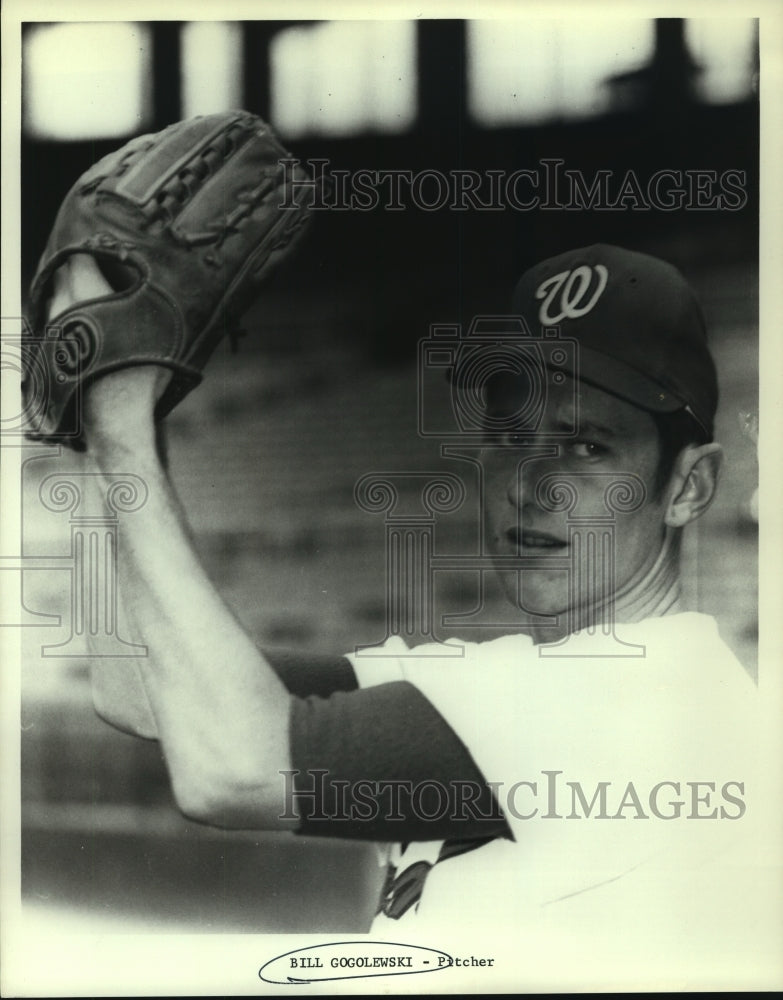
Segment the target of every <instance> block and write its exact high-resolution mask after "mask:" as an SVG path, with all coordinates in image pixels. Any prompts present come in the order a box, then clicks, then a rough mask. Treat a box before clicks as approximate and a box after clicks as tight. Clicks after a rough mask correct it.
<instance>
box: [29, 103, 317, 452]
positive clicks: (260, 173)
mask: <svg viewBox="0 0 783 1000" xmlns="http://www.w3.org/2000/svg"><path fill="white" fill-rule="evenodd" d="M289 156H290V154H288V153H287V152H286V151H285V149H283V147H282V146H281V145H280V143H279V142H278V140H277V139H276V138H275V136H274V135H273V133H272V131H271V129H270V128H269V126H268V125H266V124H265V123H264V122H263V121H261V119H260V118H257V117H256V116H254V115H251V114H248V113H246V112H243V111H232V112H226V113H222V114H215V115H207V116H205V117H199V118H193V119H190V120H188V121H183V122H178V123H177V124H175V125H171V126H169V127H168V128H166V129H164V130H163V131H162V132H159V133H158V134H156V135H144V136H140V137H138V138H136V139H133V140H132V141H131V142H129V143H127V145H125V146H123V147H122V148H121V149H119V150H117V151H116V152H114V153H111V154H109V155H108V156H106V157H104V158H103V159H102V160H100V161H99V162H98V163H96V164H95V165H94V166H93V167H92V168H90V169H89V170H88V171H87V172H86V173H85V174H84V175H83V176H82V177H81V178H80V179H79V180H78V181H77V183H76V184H75V185H74V186H73V188H71V190H70V191H69V192H68V194H67V195H66V197H65V200H64V201H63V204H62V206H61V208H60V211H59V213H58V215H57V219H56V221H55V224H54V229H53V231H52V233H51V236H50V237H49V242H48V244H47V247H46V250H45V251H44V254H43V257H42V258H41V262H40V264H39V266H38V270H37V273H36V275H35V278H34V279H33V282H32V285H31V289H30V299H29V308H28V316H27V319H28V324H27V325H28V342H27V344H26V349H25V352H24V354H25V358H26V366H25V378H24V382H23V390H24V395H25V412H26V414H27V417H28V423H29V425H30V431H29V436H30V437H33V438H35V439H39V440H46V441H55V442H58V443H62V444H68V445H70V446H71V447H74V448H77V449H80V448H83V447H84V445H83V440H82V437H81V428H80V412H79V411H80V399H81V390H82V389H83V387H84V386H85V385H86V384H88V383H89V382H90V381H92V380H93V379H96V378H98V377H99V376H101V375H104V374H106V373H108V372H111V371H116V370H118V369H120V368H125V367H128V366H132V365H146V364H158V365H165V366H166V367H168V368H170V369H172V372H173V374H172V377H171V381H170V382H169V384H168V386H167V388H166V391H165V393H164V395H163V396H162V398H161V399H160V401H159V403H158V406H157V409H156V417H157V418H158V419H159V418H161V417H163V416H165V415H166V414H167V413H168V412H169V411H170V410H171V409H172V408H173V407H174V406H176V404H177V403H178V402H179V401H180V400H181V399H182V398H183V397H184V396H185V395H186V394H187V393H188V392H190V390H191V389H193V388H194V387H195V386H196V385H198V383H199V382H200V381H201V378H202V375H201V369H202V368H203V366H204V364H205V363H206V361H207V359H208V358H209V356H210V355H211V353H212V352H213V350H214V348H215V347H216V345H217V344H218V342H219V341H220V340H221V339H222V337H223V336H224V335H232V334H233V333H234V332H235V331H236V330H237V324H238V319H239V317H240V316H241V314H242V313H243V312H244V311H245V310H246V309H247V307H248V306H249V305H250V303H251V302H252V300H253V299H254V298H255V296H256V294H257V292H258V290H259V286H260V284H261V282H262V280H263V279H264V278H265V277H266V276H267V274H268V273H269V271H270V270H271V268H273V267H274V265H275V264H276V263H277V262H278V260H280V258H281V257H282V256H283V255H285V254H286V252H287V251H288V250H289V249H290V248H291V247H292V246H293V245H294V243H295V242H296V241H297V239H298V238H299V236H300V235H301V233H302V231H303V229H304V226H305V224H306V223H307V221H308V218H309V216H310V214H311V213H310V211H309V209H308V207H307V204H306V202H307V201H308V198H307V194H306V192H311V191H312V185H305V186H304V187H298V188H297V189H296V192H295V193H296V197H295V198H294V197H292V192H293V188H292V187H291V186H290V185H291V184H292V182H297V183H299V182H301V181H303V180H307V175H306V174H305V172H304V171H302V170H300V169H298V168H294V167H293V165H292V164H291V163H288V164H286V165H284V164H282V163H281V160H283V159H284V158H286V157H289ZM286 185H289V187H288V189H286ZM303 202H305V203H304V204H303ZM284 204H285V205H286V206H287V207H282V206H283V205H284ZM73 254H89V255H91V256H92V257H93V258H94V259H95V260H96V263H97V264H98V266H99V267H100V269H101V271H102V272H103V273H104V275H105V276H106V277H107V278H108V279H109V281H110V283H111V284H112V287H113V288H114V291H113V292H112V294H110V295H103V296H101V297H98V298H93V299H90V300H88V301H85V302H80V303H79V304H78V305H76V306H73V307H71V308H69V309H67V310H66V311H65V312H63V313H62V314H61V315H59V316H57V317H56V318H55V320H54V321H53V322H52V323H49V324H47V306H48V303H49V300H50V297H51V292H52V275H53V274H54V272H55V271H56V269H57V268H58V267H59V266H60V265H61V264H62V263H63V262H64V261H65V260H66V259H67V258H68V257H70V256H71V255H73Z"/></svg>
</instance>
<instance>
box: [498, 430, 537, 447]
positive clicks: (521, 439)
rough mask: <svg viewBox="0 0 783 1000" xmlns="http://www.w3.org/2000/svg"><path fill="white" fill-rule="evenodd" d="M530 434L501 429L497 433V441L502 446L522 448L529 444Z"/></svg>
mask: <svg viewBox="0 0 783 1000" xmlns="http://www.w3.org/2000/svg"><path fill="white" fill-rule="evenodd" d="M530 441H531V435H530V434H522V433H520V432H519V431H503V432H502V433H501V434H498V435H497V443H498V444H499V445H500V446H501V447H503V448H522V447H524V446H525V445H526V444H530Z"/></svg>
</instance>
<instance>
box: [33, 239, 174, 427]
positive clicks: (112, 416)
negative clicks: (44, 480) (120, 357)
mask: <svg viewBox="0 0 783 1000" xmlns="http://www.w3.org/2000/svg"><path fill="white" fill-rule="evenodd" d="M112 291H113V289H112V286H111V285H110V284H109V282H108V281H107V280H106V278H105V277H104V276H103V274H102V273H101V270H100V268H99V267H98V265H97V263H96V261H95V260H94V259H93V258H92V257H90V256H89V255H88V254H74V255H73V256H71V257H69V258H68V259H67V260H66V261H65V263H64V264H62V265H61V266H60V267H59V268H58V269H57V271H56V272H55V274H54V278H53V292H52V297H51V300H50V302H49V307H48V317H47V319H48V321H49V322H52V321H55V320H56V319H57V317H58V316H59V315H60V314H61V313H63V312H65V310H66V309H69V308H71V306H74V305H77V304H78V303H80V302H87V301H89V300H91V299H96V298H100V297H102V296H104V295H111V294H112ZM170 379H171V371H170V370H169V369H167V368H163V367H162V366H159V365H139V366H137V367H135V368H123V369H121V370H120V371H116V372H109V373H107V374H105V375H102V376H101V377H100V378H98V379H96V380H95V381H93V382H91V383H89V384H88V385H87V386H86V387H85V399H84V413H83V417H84V425H85V433H86V437H87V441H88V445H89V443H90V441H93V442H94V441H97V440H100V441H102V442H105V441H106V440H118V441H125V442H128V443H130V442H138V443H142V442H146V441H147V440H148V438H149V434H148V430H149V427H148V425H152V424H153V422H154V417H153V414H154V410H155V405H156V403H157V401H158V400H159V399H160V397H161V396H162V395H163V391H164V390H165V388H166V386H167V385H168V382H169V380H170Z"/></svg>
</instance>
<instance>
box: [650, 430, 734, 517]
mask: <svg viewBox="0 0 783 1000" xmlns="http://www.w3.org/2000/svg"><path fill="white" fill-rule="evenodd" d="M722 463H723V448H722V447H721V446H720V445H719V444H715V443H714V442H713V443H711V444H701V445H696V444H689V445H686V446H685V447H684V448H683V449H682V451H681V452H680V454H679V455H678V456H677V461H676V462H675V463H674V471H673V472H672V476H671V479H670V480H669V493H668V495H669V501H668V505H667V507H666V514H665V517H664V521H665V523H666V524H668V525H669V527H672V528H682V527H684V526H685V525H686V524H688V523H689V522H690V521H695V520H696V518H697V517H701V515H702V514H703V513H704V511H705V510H706V509H707V508H708V507H709V505H710V504H711V503H712V500H713V497H714V496H715V491H716V490H717V487H718V478H719V476H720V469H721V465H722Z"/></svg>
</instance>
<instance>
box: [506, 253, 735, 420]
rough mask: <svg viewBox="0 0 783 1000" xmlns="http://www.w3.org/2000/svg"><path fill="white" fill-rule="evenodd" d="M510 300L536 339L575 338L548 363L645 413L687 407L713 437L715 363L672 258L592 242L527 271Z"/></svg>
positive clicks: (692, 300)
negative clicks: (572, 347) (547, 334)
mask: <svg viewBox="0 0 783 1000" xmlns="http://www.w3.org/2000/svg"><path fill="white" fill-rule="evenodd" d="M512 301H513V304H512V311H513V312H514V313H515V314H516V315H519V316H522V317H523V319H524V320H525V322H526V324H527V326H528V327H529V329H530V331H531V333H533V334H534V335H536V334H537V333H539V332H540V331H541V330H542V329H550V330H551V329H553V328H557V329H558V331H559V334H560V336H561V337H563V338H573V339H574V340H575V341H577V343H578V345H579V349H578V351H576V352H559V354H558V357H559V358H563V357H564V356H565V360H564V361H563V363H562V364H559V363H558V364H557V365H553V364H551V363H549V362H548V366H549V367H552V368H558V369H560V370H564V371H567V372H568V373H569V374H572V375H575V376H576V377H578V378H580V379H582V380H583V381H585V382H590V383H591V384H593V385H596V386H598V387H599V388H601V389H604V390H606V391H607V392H610V393H613V394H614V395H616V396H619V397H620V398H621V399H624V400H626V401H628V402H630V403H633V404H634V405H635V406H638V407H640V408H641V409H644V410H649V411H652V412H655V413H674V412H676V411H677V410H685V411H686V412H687V413H689V414H690V415H691V416H692V417H693V418H694V419H695V420H696V421H697V422H698V423H699V424H700V425H701V427H702V429H703V430H704V432H705V433H706V435H707V440H710V439H711V438H712V432H713V420H714V417H715V410H716V408H717V405H718V380H717V373H716V370H715V362H714V361H713V358H712V355H711V354H710V351H709V347H708V346H707V333H706V327H705V323H704V317H703V315H702V311H701V308H700V306H699V303H698V300H697V298H696V295H695V293H694V291H693V289H692V288H691V287H690V285H689V284H688V283H687V281H686V280H685V279H684V278H683V276H682V275H681V274H680V272H679V271H678V270H677V269H676V268H675V267H673V266H672V265H671V264H668V263H666V262H665V261H662V260H659V259H658V258H656V257H651V256H649V255H647V254H643V253H637V252H636V251H632V250H625V249H623V248H622V247H617V246H610V245H607V244H603V243H597V244H594V245H593V246H588V247H582V248H580V249H577V250H569V251H567V252H566V253H563V254H559V255H558V256H556V257H551V258H549V259H548V260H544V261H542V262H541V263H540V264H536V265H535V266H533V267H531V268H530V269H529V270H528V271H526V272H525V273H524V274H523V275H522V277H521V278H520V279H519V282H518V284H517V286H516V288H515V290H514V295H513V300H512Z"/></svg>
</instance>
